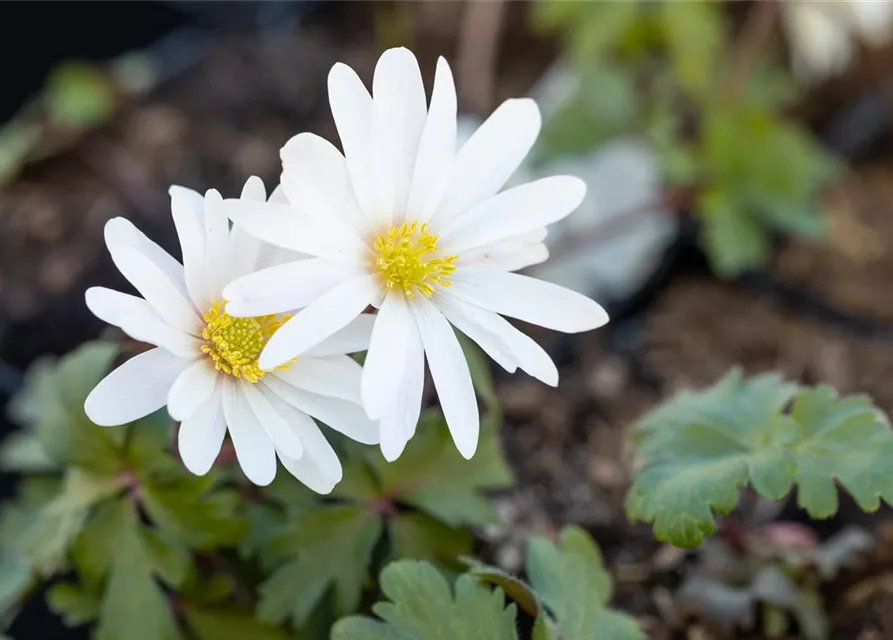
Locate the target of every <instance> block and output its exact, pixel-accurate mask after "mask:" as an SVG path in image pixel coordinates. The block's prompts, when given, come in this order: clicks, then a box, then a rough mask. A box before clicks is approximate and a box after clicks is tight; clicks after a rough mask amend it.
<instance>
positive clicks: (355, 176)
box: [328, 62, 379, 220]
mask: <svg viewBox="0 0 893 640" xmlns="http://www.w3.org/2000/svg"><path fill="white" fill-rule="evenodd" d="M328 85H329V104H330V106H331V107H332V116H333V117H334V119H335V127H336V128H337V129H338V137H339V138H340V139H341V148H342V149H343V150H344V157H345V159H346V161H347V171H348V173H349V174H350V181H351V184H352V185H353V192H354V195H356V198H357V203H358V204H359V205H360V208H361V209H362V210H363V211H364V213H365V216H366V219H367V220H374V219H376V218H377V216H378V214H379V212H378V211H377V210H376V209H375V204H376V202H375V195H374V194H375V184H374V182H373V178H372V155H371V154H372V120H373V116H372V97H371V96H370V95H369V92H368V91H366V87H364V86H363V82H362V80H360V78H359V77H358V76H357V74H356V73H355V72H354V70H353V69H351V68H350V67H348V66H347V65H346V64H342V63H340V62H339V63H337V64H336V65H335V66H333V67H332V70H331V71H330V72H329V80H328Z"/></svg>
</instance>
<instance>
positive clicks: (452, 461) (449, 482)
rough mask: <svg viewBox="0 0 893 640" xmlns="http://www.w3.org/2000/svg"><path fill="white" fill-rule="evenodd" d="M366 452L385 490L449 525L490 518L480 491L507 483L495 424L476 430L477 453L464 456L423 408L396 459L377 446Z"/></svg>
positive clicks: (492, 514)
mask: <svg viewBox="0 0 893 640" xmlns="http://www.w3.org/2000/svg"><path fill="white" fill-rule="evenodd" d="M370 457H371V459H372V464H373V466H374V467H375V470H376V471H377V473H378V475H379V478H380V482H381V486H382V491H383V493H384V495H385V496H388V497H391V498H392V499H396V500H399V501H400V502H403V503H406V504H409V505H412V506H414V507H416V508H418V509H420V510H421V511H424V512H426V513H428V514H429V515H431V516H433V517H434V518H437V519H438V520H441V521H443V522H445V523H446V524H449V525H451V526H460V525H478V524H487V523H490V522H494V521H495V520H496V514H495V512H494V509H493V505H492V504H491V503H490V501H489V500H487V499H486V498H485V497H484V496H483V495H482V494H481V493H480V492H481V491H485V490H494V489H502V488H506V487H509V486H511V484H512V474H511V471H510V469H509V467H508V464H507V463H506V461H505V457H504V456H503V454H502V450H501V448H500V446H499V441H498V438H497V433H496V429H495V428H484V429H482V430H481V436H480V442H479V444H478V450H477V453H475V456H474V457H473V458H472V459H471V460H465V459H464V458H463V457H462V456H461V454H460V453H459V452H458V451H457V450H456V447H455V446H453V444H452V441H451V439H450V435H449V432H448V430H447V428H446V423H445V422H444V421H443V417H442V416H441V415H440V414H439V413H437V412H426V413H425V414H423V416H422V419H421V420H420V422H419V425H418V428H417V431H416V435H415V436H414V437H413V439H412V440H411V441H410V442H409V444H408V445H407V447H406V451H405V452H404V453H403V455H402V456H400V458H398V459H397V460H396V461H395V462H393V463H388V462H386V461H385V460H384V458H383V457H382V456H381V454H380V453H379V452H377V451H375V452H372V453H370Z"/></svg>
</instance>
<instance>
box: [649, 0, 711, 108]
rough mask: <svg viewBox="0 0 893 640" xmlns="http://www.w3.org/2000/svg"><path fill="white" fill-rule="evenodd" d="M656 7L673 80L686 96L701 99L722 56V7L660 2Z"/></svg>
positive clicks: (708, 3)
mask: <svg viewBox="0 0 893 640" xmlns="http://www.w3.org/2000/svg"><path fill="white" fill-rule="evenodd" d="M660 8H661V11H662V18H663V20H662V25H663V31H664V39H665V41H666V45H667V49H668V51H669V54H670V62H671V64H672V65H673V71H674V73H675V75H676V78H677V79H678V81H679V83H680V84H681V85H682V86H683V87H684V88H685V89H686V90H687V91H688V94H689V96H690V97H692V98H701V97H704V95H705V93H706V92H707V91H708V90H709V89H710V88H711V87H712V84H713V82H714V81H715V80H716V73H717V62H718V61H719V60H720V59H721V55H722V53H723V45H724V40H725V39H724V33H723V23H722V7H720V6H719V5H717V4H716V3H713V2H664V3H661V5H660Z"/></svg>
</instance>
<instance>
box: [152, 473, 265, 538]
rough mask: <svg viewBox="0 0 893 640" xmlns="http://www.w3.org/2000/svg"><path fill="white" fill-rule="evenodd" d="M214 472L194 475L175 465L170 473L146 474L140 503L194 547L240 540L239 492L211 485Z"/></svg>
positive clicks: (243, 525)
mask: <svg viewBox="0 0 893 640" xmlns="http://www.w3.org/2000/svg"><path fill="white" fill-rule="evenodd" d="M215 482H216V475H215V474H213V473H211V474H208V475H206V476H202V477H197V476H193V475H190V474H187V472H186V471H185V470H183V469H182V467H180V466H179V465H174V466H173V468H172V473H171V475H165V476H163V477H158V476H156V477H148V478H146V479H145V481H144V482H143V483H142V485H141V495H142V499H143V506H144V507H145V509H146V512H147V513H148V514H149V516H150V517H151V518H152V520H153V521H154V522H155V523H156V524H157V525H158V526H159V527H161V528H162V529H164V530H166V531H168V532H169V533H171V534H172V535H174V536H175V537H176V538H178V539H180V540H182V541H183V542H185V543H186V544H188V545H189V546H191V547H193V548H195V549H202V550H208V549H214V548H217V547H221V546H228V545H233V544H236V543H238V542H239V541H241V540H242V539H243V538H244V536H245V533H246V531H247V526H248V525H247V523H246V521H245V520H244V519H243V518H242V517H240V516H239V514H238V513H237V510H238V508H239V499H238V496H237V495H236V494H235V493H233V492H231V491H224V490H220V489H217V490H215V489H214V483H215Z"/></svg>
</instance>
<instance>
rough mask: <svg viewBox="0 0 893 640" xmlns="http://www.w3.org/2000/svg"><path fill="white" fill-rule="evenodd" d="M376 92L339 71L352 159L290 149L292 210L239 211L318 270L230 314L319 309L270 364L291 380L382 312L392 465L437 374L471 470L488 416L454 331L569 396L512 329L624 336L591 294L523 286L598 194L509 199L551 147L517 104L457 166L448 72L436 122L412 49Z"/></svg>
mask: <svg viewBox="0 0 893 640" xmlns="http://www.w3.org/2000/svg"><path fill="white" fill-rule="evenodd" d="M372 91H373V95H374V98H373V97H370V95H369V93H368V92H367V91H366V88H365V87H364V86H363V83H362V82H361V80H360V79H359V78H358V77H357V75H356V74H355V73H354V72H353V70H351V69H350V68H349V67H347V66H345V65H343V64H337V65H335V66H334V67H333V68H332V71H331V73H330V74H329V100H330V103H331V107H332V113H333V115H334V118H335V124H336V126H337V128H338V133H339V136H340V138H341V143H342V145H343V147H344V152H345V155H344V156H342V155H341V153H339V152H338V150H337V149H336V148H335V147H334V146H332V145H331V144H329V143H328V142H326V141H325V140H323V139H322V138H320V137H318V136H315V135H311V134H307V133H303V134H300V135H297V136H295V137H294V138H292V139H291V140H290V141H289V142H288V143H287V144H286V145H285V147H284V148H283V149H282V160H283V174H282V186H283V188H284V190H285V192H286V195H287V196H288V200H289V202H290V203H291V205H281V204H255V203H248V202H244V201H241V202H240V201H234V200H227V201H225V202H224V211H225V212H226V214H227V215H228V216H229V217H230V218H231V219H232V220H234V221H235V222H236V223H238V224H240V225H244V228H245V230H246V231H248V232H249V233H252V234H254V235H256V236H257V237H258V238H260V239H262V240H265V241H267V242H271V243H273V244H277V245H279V246H282V247H287V248H290V249H294V250H297V251H303V252H306V253H308V254H311V255H312V256H315V257H313V258H310V259H307V260H301V261H298V262H292V263H289V264H284V265H281V266H276V267H272V268H269V269H265V270H262V271H260V272H258V273H255V274H251V275H248V276H245V277H243V278H240V279H238V280H236V281H235V282H233V283H232V284H230V285H229V286H228V287H227V288H226V290H225V291H224V295H225V297H226V298H227V300H229V304H228V305H227V311H228V313H230V314H231V315H233V316H252V315H258V314H264V313H274V312H277V311H280V310H282V309H285V308H297V307H305V308H303V309H302V310H300V311H299V312H298V313H297V314H296V315H295V316H294V317H293V318H292V319H291V320H289V321H288V322H287V323H286V324H285V325H283V327H282V328H281V329H280V330H279V331H278V332H277V333H276V335H274V336H273V337H272V338H271V339H270V341H269V343H268V344H267V346H266V347H265V348H264V351H263V353H262V354H261V357H260V364H261V366H264V367H275V366H278V365H280V364H282V363H283V362H288V361H289V359H291V358H294V357H295V356H300V355H301V354H303V353H306V352H307V351H308V350H310V349H313V348H314V345H315V344H317V343H318V342H319V341H321V340H323V339H325V338H326V337H327V336H328V335H330V334H331V333H332V332H334V331H337V330H338V329H339V328H340V327H343V326H345V325H347V324H348V323H349V322H351V321H352V320H353V318H355V317H356V316H357V315H358V314H359V313H361V312H362V311H363V310H364V309H365V308H366V307H367V305H373V306H375V307H378V308H379V312H378V315H377V316H376V319H375V327H374V329H373V332H372V341H371V344H370V347H369V351H368V354H367V357H366V362H365V366H364V370H363V378H362V400H363V405H364V407H365V409H366V412H367V414H368V415H369V417H370V418H373V419H380V420H381V423H380V424H381V448H382V452H383V453H384V456H385V457H386V458H387V459H388V460H393V459H395V458H397V456H399V455H400V453H401V452H402V450H403V448H404V446H405V445H406V442H407V441H408V440H409V439H410V438H411V437H412V435H413V433H414V431H415V427H416V423H417V422H418V417H419V412H420V409H421V399H422V387H423V383H424V361H425V358H427V361H428V366H429V369H430V371H431V376H432V378H433V380H434V385H435V387H436V388H437V392H438V396H439V399H440V404H441V407H442V409H443V412H444V415H445V417H446V420H447V423H448V425H449V428H450V432H451V434H452V436H453V440H454V442H455V443H456V446H457V448H458V449H459V451H460V452H461V453H462V455H463V456H465V457H466V458H470V457H471V456H472V455H473V454H474V452H475V448H476V446H477V441H478V431H479V426H480V425H479V416H478V406H477V402H476V399H475V395H474V390H473V388H472V383H471V376H470V374H469V371H468V365H467V363H466V362H465V359H464V356H463V353H462V350H461V348H460V345H459V342H458V340H457V339H456V335H455V333H454V332H453V329H452V327H451V326H450V324H452V325H454V326H455V327H456V328H457V329H459V330H460V331H462V332H463V333H465V334H466V335H467V336H468V337H469V338H471V339H472V340H474V341H475V342H477V343H478V344H479V345H480V346H481V347H482V348H483V350H484V351H486V352H487V353H488V354H489V355H490V356H491V357H492V358H493V359H494V360H496V362H498V363H499V364H500V365H501V366H502V367H504V368H505V369H506V370H508V371H515V370H516V369H518V368H520V369H522V370H524V371H526V372H527V373H529V374H530V375H532V376H534V377H536V378H539V379H540V380H542V381H544V382H546V383H547V384H550V385H555V384H557V382H558V372H557V370H556V368H555V365H554V364H553V362H552V360H551V359H550V358H549V356H548V355H547V354H546V352H545V351H543V349H542V348H540V347H539V346H538V345H537V344H536V343H535V342H534V341H533V340H531V339H530V338H529V337H528V336H526V335H525V334H523V333H521V332H520V331H518V330H517V329H516V328H514V327H513V326H512V325H511V324H510V323H509V322H508V321H506V320H505V319H504V318H502V317H501V316H502V315H505V316H509V317H513V318H518V319H520V320H524V321H526V322H530V323H533V324H537V325H540V326H543V327H548V328H551V329H556V330H559V331H565V332H578V331H586V330H589V329H594V328H596V327H598V326H601V325H603V324H604V323H605V322H607V320H608V317H607V315H606V314H605V312H604V310H603V309H602V308H601V307H600V306H599V305H598V304H596V303H595V302H593V301H591V300H589V299H588V298H586V297H584V296H582V295H580V294H578V293H575V292H573V291H570V290H568V289H564V288H561V287H558V286H556V285H552V284H549V283H545V282H542V281H539V280H535V279H533V278H529V277H526V276H522V275H518V274H514V273H510V272H511V271H514V270H516V269H520V268H523V267H525V266H528V265H531V264H534V263H537V262H541V261H542V260H545V258H546V257H547V255H548V254H547V251H546V248H545V246H544V245H543V242H542V241H543V239H544V238H545V235H546V232H545V225H547V224H549V223H551V222H554V221H556V220H559V219H561V218H563V217H564V216H566V215H568V214H569V213H570V212H571V211H572V210H573V209H574V208H575V207H577V205H578V204H579V203H580V201H581V200H582V199H583V196H584V193H585V190H586V189H585V185H584V184H583V182H582V181H580V180H578V179H577V178H573V177H566V176H561V177H551V178H545V179H542V180H538V181H536V182H532V183H529V184H525V185H522V186H519V187H516V188H513V189H509V190H507V191H505V192H503V193H498V192H499V190H500V189H501V188H502V186H503V185H504V184H505V182H506V181H507V180H508V178H509V176H510V175H511V174H512V173H513V172H514V170H515V169H516V168H517V167H518V166H519V164H520V163H521V161H522V160H523V159H524V157H525V156H526V155H527V153H528V151H529V150H530V147H531V146H532V145H533V143H534V141H535V140H536V137H537V135H538V133H539V129H540V115H539V110H538V109H537V106H536V104H535V103H534V102H533V101H531V100H508V101H506V102H505V103H503V104H502V105H501V106H500V107H499V108H498V109H497V110H496V111H495V112H494V113H493V114H492V115H491V116H490V118H489V119H488V120H487V121H486V122H484V123H483V125H481V127H480V128H479V129H478V130H477V131H476V132H475V133H474V135H472V136H471V138H470V139H469V140H468V142H467V143H465V144H464V145H463V146H462V148H461V149H459V150H458V152H457V151H456V91H455V87H454V85H453V78H452V74H451V72H450V69H449V66H448V65H447V63H446V61H445V60H443V59H440V60H439V61H438V64H437V73H436V77H435V80H434V91H433V95H432V97H431V105H430V108H428V106H427V104H426V97H425V90H424V86H423V84H422V78H421V74H420V72H419V67H418V64H417V62H416V59H415V57H414V56H413V55H412V53H410V52H409V51H408V50H406V49H391V50H389V51H386V52H385V53H384V54H383V55H382V56H381V58H380V60H379V61H378V65H377V67H376V69H375V77H374V80H373V85H372Z"/></svg>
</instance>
